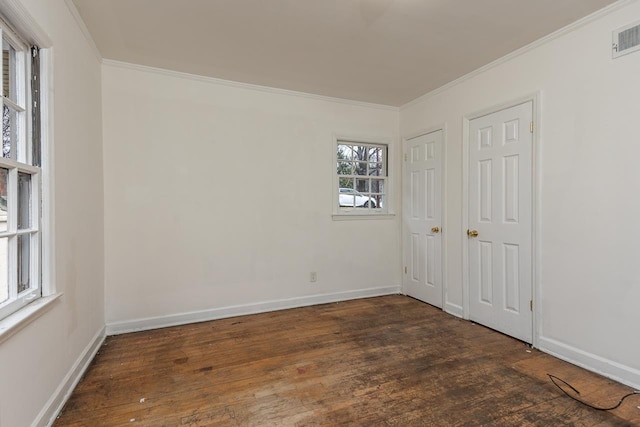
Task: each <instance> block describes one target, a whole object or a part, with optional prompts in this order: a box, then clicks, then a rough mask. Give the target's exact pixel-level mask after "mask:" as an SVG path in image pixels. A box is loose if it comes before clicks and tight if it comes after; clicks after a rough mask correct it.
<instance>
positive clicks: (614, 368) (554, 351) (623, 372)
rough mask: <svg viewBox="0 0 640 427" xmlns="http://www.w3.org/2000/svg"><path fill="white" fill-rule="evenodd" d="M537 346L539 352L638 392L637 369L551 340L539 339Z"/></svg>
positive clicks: (638, 372) (638, 378)
mask: <svg viewBox="0 0 640 427" xmlns="http://www.w3.org/2000/svg"><path fill="white" fill-rule="evenodd" d="M538 345H539V347H538V348H539V350H541V351H544V352H545V353H549V354H550V355H552V356H555V357H557V358H558V359H562V360H564V361H566V362H569V363H572V364H574V365H577V366H580V367H581V368H584V369H586V370H588V371H592V372H595V373H597V374H600V375H603V376H605V377H607V378H611V379H612V380H615V381H618V382H620V383H622V384H626V385H628V386H629V387H633V388H635V389H636V390H640V371H639V370H637V369H634V368H631V367H629V366H625V365H622V364H620V363H617V362H613V361H611V360H608V359H605V358H604V357H600V356H596V355H595V354H591V353H588V352H586V351H583V350H580V349H578V348H575V347H572V346H570V345H567V344H564V343H562V342H560V341H556V340H554V339H551V338H545V337H540V338H539V341H538ZM550 373H552V372H550Z"/></svg>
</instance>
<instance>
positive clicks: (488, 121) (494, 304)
mask: <svg viewBox="0 0 640 427" xmlns="http://www.w3.org/2000/svg"><path fill="white" fill-rule="evenodd" d="M532 120H533V103H532V102H531V101H529V102H525V103H523V104H520V105H516V106H514V107H510V108H507V109H504V110H500V111H497V112H495V113H492V114H488V115H486V116H482V117H479V118H476V119H474V120H471V121H470V122H469V199H468V205H469V230H468V231H467V234H468V244H469V318H470V319H471V320H474V321H476V322H478V323H481V324H483V325H485V326H489V327H490V328H493V329H496V330H498V331H500V332H503V333H505V334H507V335H511V336H513V337H515V338H519V339H521V340H523V341H526V342H529V343H531V342H532V336H533V323H532V311H531V301H532V300H531V298H532V289H531V284H532V278H531V275H532V241H531V236H532V171H533V168H532V156H533V134H532V132H533V127H532V124H533V122H532Z"/></svg>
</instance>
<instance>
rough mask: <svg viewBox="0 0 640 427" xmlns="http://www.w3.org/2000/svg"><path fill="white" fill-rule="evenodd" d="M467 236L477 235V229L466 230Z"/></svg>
mask: <svg viewBox="0 0 640 427" xmlns="http://www.w3.org/2000/svg"><path fill="white" fill-rule="evenodd" d="M467 236H469V237H478V230H467Z"/></svg>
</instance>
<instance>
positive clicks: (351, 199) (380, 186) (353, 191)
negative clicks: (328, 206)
mask: <svg viewBox="0 0 640 427" xmlns="http://www.w3.org/2000/svg"><path fill="white" fill-rule="evenodd" d="M336 161H337V169H336V172H337V178H338V179H337V185H338V191H337V193H336V194H337V198H338V200H337V205H338V209H339V211H340V212H341V213H356V214H369V213H371V214H373V213H385V212H386V209H387V204H388V194H387V179H388V178H387V177H388V173H387V165H388V146H387V145H385V144H374V143H362V142H351V141H342V140H338V142H337V147H336Z"/></svg>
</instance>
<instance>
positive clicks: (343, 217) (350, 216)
mask: <svg viewBox="0 0 640 427" xmlns="http://www.w3.org/2000/svg"><path fill="white" fill-rule="evenodd" d="M395 217H396V215H395V214H388V213H384V214H379V213H370V214H367V215H360V214H348V213H341V214H333V215H331V219H332V220H334V221H352V220H362V219H364V220H367V219H394V218H395Z"/></svg>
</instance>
